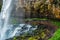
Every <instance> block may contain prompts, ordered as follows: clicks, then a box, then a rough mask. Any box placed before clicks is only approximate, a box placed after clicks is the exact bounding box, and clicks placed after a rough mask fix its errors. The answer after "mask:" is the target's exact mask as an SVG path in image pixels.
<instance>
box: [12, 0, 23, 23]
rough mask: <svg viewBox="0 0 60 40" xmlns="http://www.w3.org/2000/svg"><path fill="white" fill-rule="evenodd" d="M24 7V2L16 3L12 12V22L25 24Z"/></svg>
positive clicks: (20, 0) (19, 0)
mask: <svg viewBox="0 0 60 40" xmlns="http://www.w3.org/2000/svg"><path fill="white" fill-rule="evenodd" d="M22 6H23V1H22V0H18V1H16V3H15V4H14V7H13V10H12V12H11V18H12V20H13V19H15V20H16V21H17V22H18V23H24V9H23V8H22Z"/></svg>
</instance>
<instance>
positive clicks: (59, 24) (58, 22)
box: [51, 20, 60, 28]
mask: <svg viewBox="0 0 60 40" xmlns="http://www.w3.org/2000/svg"><path fill="white" fill-rule="evenodd" d="M51 23H52V24H54V25H56V26H58V27H59V28H60V21H57V20H51Z"/></svg>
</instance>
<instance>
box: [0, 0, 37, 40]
mask: <svg viewBox="0 0 60 40" xmlns="http://www.w3.org/2000/svg"><path fill="white" fill-rule="evenodd" d="M14 2H15V0H3V5H2V10H1V13H0V40H6V39H8V38H11V37H14V36H18V35H20V34H23V33H25V32H28V31H29V32H31V31H30V30H34V29H36V28H32V26H31V25H27V24H19V25H18V26H14V25H15V24H14V25H13V24H11V25H10V24H9V18H10V14H11V11H12V9H13V7H14Z"/></svg>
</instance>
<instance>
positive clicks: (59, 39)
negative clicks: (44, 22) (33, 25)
mask: <svg viewBox="0 0 60 40" xmlns="http://www.w3.org/2000/svg"><path fill="white" fill-rule="evenodd" d="M49 40H60V29H58V30H57V31H56V32H55V33H54V35H53V37H52V38H50V39H49Z"/></svg>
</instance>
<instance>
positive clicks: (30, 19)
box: [25, 18, 47, 21]
mask: <svg viewBox="0 0 60 40" xmlns="http://www.w3.org/2000/svg"><path fill="white" fill-rule="evenodd" d="M27 20H29V21H32V20H37V21H39V20H47V19H46V18H26V19H25V21H27Z"/></svg>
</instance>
